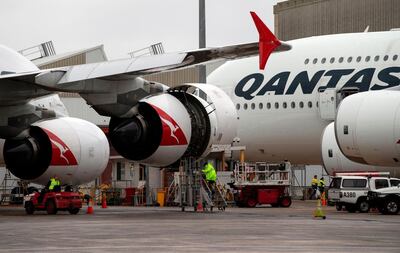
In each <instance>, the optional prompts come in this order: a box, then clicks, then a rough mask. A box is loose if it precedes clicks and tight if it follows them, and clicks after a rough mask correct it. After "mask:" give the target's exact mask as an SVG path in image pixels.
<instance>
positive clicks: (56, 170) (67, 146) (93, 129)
mask: <svg viewBox="0 0 400 253" xmlns="http://www.w3.org/2000/svg"><path fill="white" fill-rule="evenodd" d="M28 131H29V133H28V135H27V136H26V137H23V138H18V139H17V138H16V139H7V140H6V141H5V143H4V150H3V155H4V161H5V164H6V166H7V168H8V169H9V170H10V171H11V173H13V174H14V175H15V176H16V177H18V178H21V179H24V180H29V181H33V182H35V183H39V184H46V183H47V181H48V180H49V178H50V177H52V176H54V175H57V176H58V177H59V178H60V180H61V183H62V184H70V185H78V184H82V183H87V182H90V181H92V180H93V179H95V178H97V177H98V176H100V175H101V173H102V172H103V170H104V169H105V168H106V166H107V163H108V160H109V153H110V148H109V144H108V141H107V137H106V136H105V134H104V133H103V132H102V131H101V129H99V128H98V127H97V126H96V125H94V124H92V123H90V122H88V121H85V120H81V119H77V118H70V117H63V118H57V119H52V120H45V121H40V122H36V123H35V124H33V125H32V126H31V127H30V128H29V130H28Z"/></svg>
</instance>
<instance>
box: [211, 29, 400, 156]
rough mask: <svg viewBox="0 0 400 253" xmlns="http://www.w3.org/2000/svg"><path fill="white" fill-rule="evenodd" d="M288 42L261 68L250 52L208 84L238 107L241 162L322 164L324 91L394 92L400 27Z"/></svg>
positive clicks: (214, 75)
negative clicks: (287, 46) (243, 152)
mask: <svg viewBox="0 0 400 253" xmlns="http://www.w3.org/2000/svg"><path fill="white" fill-rule="evenodd" d="M287 43H289V44H290V45H292V49H291V50H289V51H286V52H277V53H274V54H272V55H271V56H270V58H269V60H268V62H267V65H266V68H265V70H264V71H260V70H259V68H258V57H251V58H246V59H240V60H235V61H230V62H227V63H225V64H224V65H222V66H221V67H219V68H218V69H217V70H215V71H214V72H213V73H212V74H211V75H210V76H209V77H208V80H207V81H208V83H210V84H213V85H217V86H218V87H220V88H222V89H223V90H224V91H225V92H227V93H228V95H229V96H230V97H231V98H232V100H233V102H234V104H235V105H236V108H237V112H238V116H239V127H238V137H239V138H240V143H239V144H238V145H240V146H246V160H253V161H271V162H273V161H282V160H289V161H291V162H292V163H296V164H322V158H321V135H322V133H323V130H324V128H325V127H326V126H327V125H328V124H329V123H330V122H332V121H333V120H334V115H333V117H332V118H329V117H328V118H327V117H321V114H325V113H326V108H325V107H324V106H325V105H326V104H325V102H326V101H325V102H324V101H323V100H324V99H321V96H322V94H323V92H324V90H328V89H333V88H334V89H335V90H336V93H337V92H340V90H341V89H348V90H352V91H354V90H358V91H359V92H364V91H373V90H381V89H393V90H398V89H399V84H400V79H399V78H400V75H399V74H400V64H399V60H400V56H399V54H400V32H396V31H390V32H376V33H353V34H339V35H327V36H318V37H310V38H305V39H299V40H293V41H288V42H287ZM335 99H336V98H335ZM321 102H322V103H323V104H324V105H323V106H322V107H323V108H322V107H321ZM339 102H340V100H338V101H337V103H339ZM335 103H336V102H335ZM335 107H336V106H335Z"/></svg>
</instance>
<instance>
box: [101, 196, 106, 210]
mask: <svg viewBox="0 0 400 253" xmlns="http://www.w3.org/2000/svg"><path fill="white" fill-rule="evenodd" d="M101 208H107V200H106V198H104V197H103V200H102V201H101Z"/></svg>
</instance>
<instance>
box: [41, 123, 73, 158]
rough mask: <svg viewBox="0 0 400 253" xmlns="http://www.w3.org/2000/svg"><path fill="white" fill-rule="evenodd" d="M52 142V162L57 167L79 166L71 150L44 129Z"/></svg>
mask: <svg viewBox="0 0 400 253" xmlns="http://www.w3.org/2000/svg"><path fill="white" fill-rule="evenodd" d="M43 130H44V131H45V132H46V134H47V136H48V137H49V139H50V142H51V162H50V165H55V166H73V165H78V162H77V161H76V158H75V156H74V154H73V153H72V151H71V149H70V148H69V147H68V146H67V145H66V144H65V143H64V142H63V141H62V140H61V139H60V138H58V137H57V135H55V134H53V133H52V132H50V131H49V130H47V129H43Z"/></svg>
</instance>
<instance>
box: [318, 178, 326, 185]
mask: <svg viewBox="0 0 400 253" xmlns="http://www.w3.org/2000/svg"><path fill="white" fill-rule="evenodd" d="M318 186H319V187H325V180H324V179H320V180H319V183H318Z"/></svg>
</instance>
